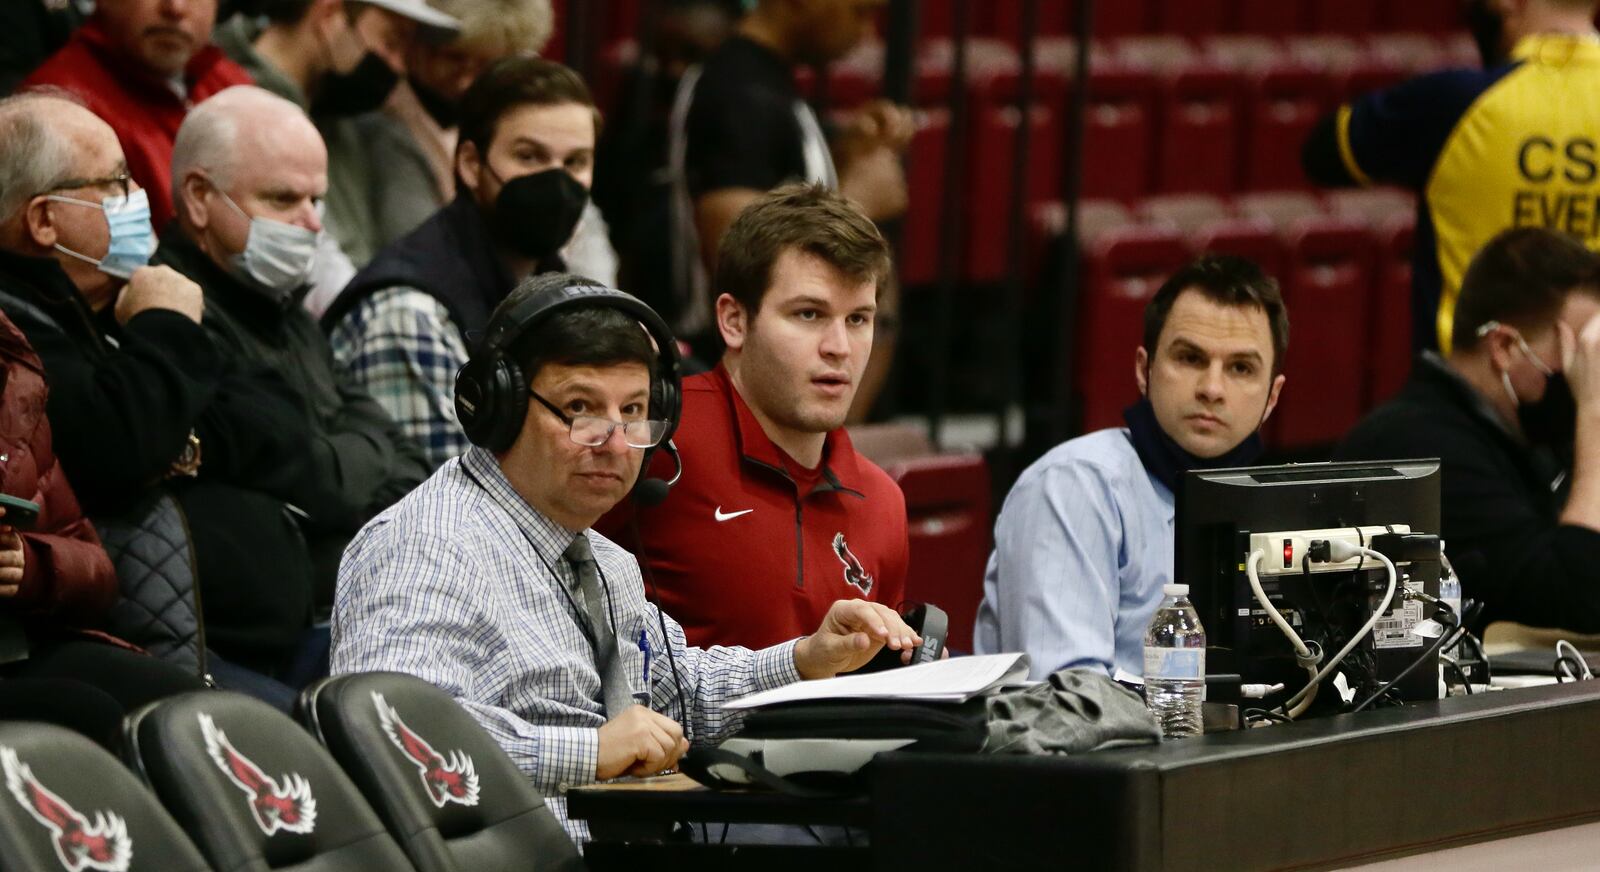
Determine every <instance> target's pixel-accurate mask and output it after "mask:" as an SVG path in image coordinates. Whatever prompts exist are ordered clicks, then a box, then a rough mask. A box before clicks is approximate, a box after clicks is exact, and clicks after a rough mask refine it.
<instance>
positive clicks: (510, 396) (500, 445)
mask: <svg viewBox="0 0 1600 872" xmlns="http://www.w3.org/2000/svg"><path fill="white" fill-rule="evenodd" d="M455 405H456V420H457V421H459V422H460V423H461V430H462V432H464V433H466V435H467V438H468V439H470V440H471V441H472V444H474V445H478V446H481V447H483V448H487V449H488V450H490V451H495V452H499V451H505V450H506V449H508V448H510V447H511V444H512V443H513V442H516V441H517V434H518V433H520V432H522V422H523V420H524V419H525V418H527V416H528V388H527V385H525V384H523V382H522V367H519V366H517V365H516V363H515V362H513V361H511V360H510V359H508V358H506V357H504V356H502V355H499V354H492V355H489V356H488V358H487V359H484V360H477V359H473V360H469V361H467V363H466V365H465V366H463V367H461V371H460V372H458V373H456V404H455Z"/></svg>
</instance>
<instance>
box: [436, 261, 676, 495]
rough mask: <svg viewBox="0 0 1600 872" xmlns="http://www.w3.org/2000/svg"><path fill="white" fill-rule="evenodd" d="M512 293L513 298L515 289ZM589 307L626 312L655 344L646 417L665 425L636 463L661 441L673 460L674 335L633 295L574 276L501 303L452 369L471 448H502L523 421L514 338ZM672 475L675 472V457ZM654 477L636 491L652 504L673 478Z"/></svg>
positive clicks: (524, 403)
mask: <svg viewBox="0 0 1600 872" xmlns="http://www.w3.org/2000/svg"><path fill="white" fill-rule="evenodd" d="M512 296H513V297H515V296H516V292H515V291H513V292H512ZM507 299H508V300H510V299H511V298H507ZM594 305H600V306H607V307H610V308H613V309H618V310H621V311H622V312H624V313H625V314H628V315H631V316H632V317H633V318H635V319H636V320H638V322H639V324H640V325H641V326H643V327H644V329H645V330H646V332H648V333H649V334H650V338H651V339H652V340H654V342H655V345H656V354H657V360H656V366H655V377H654V379H652V381H651V383H650V412H649V414H650V417H651V418H652V419H655V420H661V421H666V422H668V424H669V426H668V427H667V432H666V434H665V435H663V436H662V437H661V442H660V444H658V445H657V446H655V447H654V448H648V449H646V450H645V454H644V461H643V463H642V464H640V467H639V468H640V469H641V470H648V469H649V468H650V458H651V457H652V456H653V455H654V452H655V451H656V450H657V449H658V448H663V446H665V448H664V450H666V451H667V452H668V453H669V454H671V455H672V456H673V458H674V460H676V459H677V449H676V448H673V447H672V446H671V439H672V434H673V433H674V432H675V431H676V430H677V429H678V419H679V418H680V417H681V416H682V413H683V402H682V394H681V393H680V390H681V385H682V372H681V370H682V361H681V360H680V359H679V356H678V341H677V339H676V338H675V337H674V336H673V335H672V331H671V329H669V328H668V327H667V324H666V322H665V321H662V320H661V316H659V315H657V314H656V312H655V310H654V309H652V308H650V307H649V306H648V305H646V304H645V303H644V302H643V301H641V300H640V299H639V298H637V297H635V296H633V295H632V294H628V293H625V292H623V291H619V290H617V289H615V288H607V287H602V286H599V285H592V284H584V283H582V280H579V279H577V278H576V277H574V282H573V283H572V284H567V285H559V286H551V287H548V288H545V289H543V290H541V291H538V292H536V293H532V294H527V295H526V296H523V297H521V298H520V299H517V300H515V301H513V302H511V303H510V305H506V304H504V303H503V304H501V306H500V307H499V308H497V309H496V310H495V313H494V317H493V318H491V319H490V321H489V326H488V327H487V328H486V329H485V330H484V334H483V340H482V341H481V342H480V343H479V344H478V346H477V347H476V348H475V349H474V350H473V353H472V358H471V359H470V360H468V361H467V363H466V364H465V365H464V366H462V367H461V370H460V371H459V372H457V373H456V394H455V406H456V419H457V420H458V421H460V422H461V429H462V431H463V432H464V433H466V435H467V438H468V439H470V440H472V442H473V444H474V445H480V446H482V447H484V448H487V449H489V450H490V451H496V452H499V451H505V450H506V449H508V448H510V447H511V444H512V443H513V442H515V441H516V440H517V434H518V433H519V432H521V430H522V422H523V421H524V420H525V419H526V418H527V414H528V377H529V375H530V374H529V373H525V372H523V371H522V367H521V366H520V365H518V363H517V361H516V360H514V359H513V358H512V357H511V354H510V352H511V348H512V346H513V345H515V344H516V342H517V340H518V339H520V338H522V337H523V336H525V335H527V334H528V332H529V331H531V330H533V329H534V328H535V327H537V326H538V325H539V324H540V323H542V322H543V321H544V320H545V319H547V318H549V317H550V316H552V315H554V314H555V313H557V312H560V311H564V310H570V309H575V308H580V307H584V306H594ZM678 473H679V474H681V473H682V463H681V461H680V462H679V469H678ZM657 481H658V480H657V479H652V478H646V477H645V475H644V474H643V472H641V474H640V476H639V482H638V483H637V484H636V485H635V488H634V492H635V494H636V495H638V496H639V497H642V498H643V499H644V500H645V501H646V502H649V501H650V500H655V501H656V502H659V501H660V500H661V499H664V498H665V497H666V487H664V486H662V485H670V484H671V483H672V482H675V481H677V476H676V475H675V476H674V477H673V478H672V481H663V482H662V484H659V485H658V484H655V482H657Z"/></svg>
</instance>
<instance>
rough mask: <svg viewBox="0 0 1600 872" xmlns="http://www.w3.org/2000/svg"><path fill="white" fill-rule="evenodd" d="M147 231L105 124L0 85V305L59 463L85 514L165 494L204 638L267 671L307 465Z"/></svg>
mask: <svg viewBox="0 0 1600 872" xmlns="http://www.w3.org/2000/svg"><path fill="white" fill-rule="evenodd" d="M154 242H155V240H154V234H153V233H152V228H151V224H150V211H149V206H148V200H147V196H146V193H145V191H144V190H142V189H140V187H139V185H138V183H137V182H135V181H134V180H133V179H131V178H130V177H129V175H128V166H127V162H126V160H125V159H124V156H123V152H122V147H121V145H119V144H118V140H117V135H116V133H115V132H114V131H113V130H112V129H111V127H110V125H108V124H107V123H106V122H104V121H102V120H101V119H100V118H99V117H97V116H96V115H95V114H94V113H92V112H90V111H89V110H88V109H86V108H84V107H83V106H82V105H80V104H79V103H77V102H76V101H75V99H73V98H70V97H68V96H53V95H49V94H38V93H32V94H24V95H22V96H18V97H12V98H9V99H6V100H0V310H3V311H4V312H5V314H6V315H7V316H8V317H9V318H10V319H11V320H12V321H13V322H15V323H16V325H17V326H18V327H19V328H21V330H22V332H23V334H24V335H25V336H26V337H27V339H28V342H29V343H30V344H31V345H32V346H33V348H34V350H35V351H37V352H38V354H39V357H40V359H41V360H42V362H43V364H44V370H45V376H46V377H47V378H48V380H49V383H50V395H49V400H48V406H47V411H48V414H49V417H50V422H51V425H52V428H53V430H54V445H55V451H56V455H57V457H58V458H59V460H60V465H61V468H62V469H64V470H65V471H66V473H67V476H68V478H70V479H71V481H72V484H73V488H74V490H76V492H77V495H78V498H79V501H80V502H81V504H82V505H83V508H84V511H85V512H86V513H87V514H88V515H90V516H91V517H95V518H97V519H100V518H107V517H113V516H118V515H120V514H122V513H124V512H127V511H129V510H133V509H136V508H137V507H139V506H143V505H147V504H148V502H149V501H150V500H151V499H152V498H153V497H154V496H155V495H156V494H157V493H158V492H163V491H164V492H167V493H170V494H172V495H173V496H174V497H176V499H177V501H178V503H179V505H180V506H181V507H182V508H183V510H184V513H185V515H187V517H188V527H189V532H190V535H191V537H192V540H193V543H194V546H195V548H194V554H195V560H196V571H197V575H198V577H199V583H200V590H201V593H202V597H203V599H204V602H205V611H206V633H207V641H208V642H209V643H210V647H211V648H212V649H213V650H214V651H217V652H220V653H221V654H223V655H224V656H225V657H227V658H228V659H229V660H231V661H233V662H234V664H235V665H237V664H241V663H242V664H245V665H247V666H249V667H250V668H252V669H254V670H256V671H259V672H266V673H279V670H280V669H281V668H282V667H283V665H284V664H285V663H287V662H288V661H290V660H291V659H292V658H293V657H295V656H296V655H297V654H298V653H299V652H301V651H302V650H303V645H304V644H305V633H306V629H307V626H308V623H309V618H310V611H311V560H310V555H309V553H308V551H307V547H306V541H305V538H304V536H303V535H302V533H301V531H300V529H299V522H298V521H297V520H295V518H294V515H293V513H292V512H290V511H289V510H288V506H289V505H290V504H298V503H301V502H304V501H306V497H307V490H308V487H307V485H308V482H311V481H312V480H313V479H312V475H313V474H314V473H312V472H311V471H309V470H308V465H307V464H308V457H309V455H310V454H311V452H309V451H307V449H306V445H307V443H308V441H309V440H310V436H309V434H308V432H307V428H306V425H305V423H304V416H303V415H302V414H301V412H300V409H299V408H298V407H297V406H296V405H295V404H294V402H293V399H294V398H293V397H292V396H291V395H290V393H289V391H288V390H287V388H285V387H284V385H283V382H282V380H281V379H280V378H278V377H276V376H274V375H271V374H270V373H262V372H256V371H247V370H245V369H242V368H241V367H239V366H237V365H236V364H235V362H233V361H232V360H230V359H229V356H228V355H225V354H223V353H222V351H221V349H220V348H219V345H218V343H216V342H213V341H212V339H211V337H210V335H208V333H207V331H206V329H205V328H203V327H202V326H201V322H202V315H205V318H204V320H207V321H209V320H210V319H211V315H210V314H209V313H206V312H205V303H204V298H203V296H202V293H201V290H200V287H199V286H198V285H197V284H196V283H195V282H194V281H192V280H190V279H188V278H185V277H184V276H183V275H181V274H180V273H178V272H177V271H176V270H173V269H172V268H170V267H165V266H147V265H146V261H147V259H148V258H149V256H150V253H151V249H152V248H153V247H154ZM211 666H212V671H213V673H214V674H216V675H217V676H218V678H219V679H222V680H223V683H224V684H228V683H229V679H228V678H227V677H225V675H224V673H228V674H232V673H231V672H230V671H229V670H228V669H227V668H226V667H227V664H224V663H222V662H221V661H220V660H216V659H213V660H212V661H211ZM280 674H281V673H280ZM273 690H274V691H277V690H281V691H282V692H283V693H284V694H287V689H284V688H281V687H279V688H274V689H273ZM262 693H263V695H265V694H266V693H267V691H262ZM291 698H292V696H291ZM280 701H282V702H287V701H288V700H280Z"/></svg>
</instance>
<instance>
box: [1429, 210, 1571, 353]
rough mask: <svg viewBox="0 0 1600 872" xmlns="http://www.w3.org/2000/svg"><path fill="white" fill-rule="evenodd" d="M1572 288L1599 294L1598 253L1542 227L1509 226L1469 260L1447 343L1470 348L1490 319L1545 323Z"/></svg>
mask: <svg viewBox="0 0 1600 872" xmlns="http://www.w3.org/2000/svg"><path fill="white" fill-rule="evenodd" d="M1575 290H1581V291H1584V292H1586V293H1588V294H1590V295H1591V296H1600V255H1596V254H1595V253H1594V252H1591V251H1590V250H1589V249H1587V248H1584V247H1583V243H1581V242H1579V241H1578V240H1576V239H1574V238H1572V237H1570V236H1567V235H1565V234H1562V233H1557V232H1555V231H1553V230H1546V229H1545V228H1543V227H1520V228H1517V229H1514V230H1507V231H1505V232H1503V233H1501V234H1500V235H1498V236H1496V237H1495V238H1493V239H1491V240H1489V242H1488V243H1487V244H1485V245H1484V246H1483V248H1481V249H1479V250H1478V253H1477V254H1475V255H1473V256H1472V262H1471V263H1469V264H1467V273H1466V275H1465V276H1463V277H1462V279H1461V294H1460V296H1458V297H1457V298H1456V312H1455V320H1454V321H1452V322H1451V324H1450V347H1451V348H1452V349H1457V350H1462V351H1465V350H1467V349H1470V348H1473V347H1474V346H1476V345H1477V344H1478V330H1479V329H1480V328H1482V327H1483V325H1484V324H1487V323H1489V322H1490V321H1499V322H1500V323H1502V324H1508V325H1510V326H1512V327H1516V328H1518V329H1520V330H1536V329H1539V328H1541V327H1546V326H1549V325H1550V324H1552V323H1554V322H1555V320H1556V318H1557V317H1558V316H1559V315H1560V314H1561V306H1562V304H1563V303H1565V302H1566V299H1567V295H1568V294H1569V293H1571V292H1573V291H1575Z"/></svg>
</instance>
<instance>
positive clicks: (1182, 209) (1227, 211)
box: [1137, 194, 1233, 235]
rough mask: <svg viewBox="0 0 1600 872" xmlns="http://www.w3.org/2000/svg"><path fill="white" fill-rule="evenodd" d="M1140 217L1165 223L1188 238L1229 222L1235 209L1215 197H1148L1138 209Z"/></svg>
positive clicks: (1180, 195)
mask: <svg viewBox="0 0 1600 872" xmlns="http://www.w3.org/2000/svg"><path fill="white" fill-rule="evenodd" d="M1137 211H1138V214H1139V217H1140V218H1143V219H1144V220H1145V221H1147V222H1149V223H1151V224H1164V225H1167V226H1169V227H1172V228H1174V229H1176V230H1177V231H1178V232H1179V233H1182V234H1184V235H1188V234H1191V233H1194V232H1195V231H1197V230H1199V229H1200V228H1202V227H1205V226H1207V225H1210V224H1215V223H1217V222H1219V221H1225V220H1227V219H1228V218H1230V217H1231V216H1232V215H1233V210H1232V209H1231V208H1229V206H1228V204H1227V203H1225V202H1223V200H1222V198H1221V197H1217V196H1214V195H1212V194H1161V195H1158V196H1155V197H1147V198H1146V199H1144V200H1143V201H1141V202H1140V203H1139V205H1138V207H1137Z"/></svg>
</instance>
